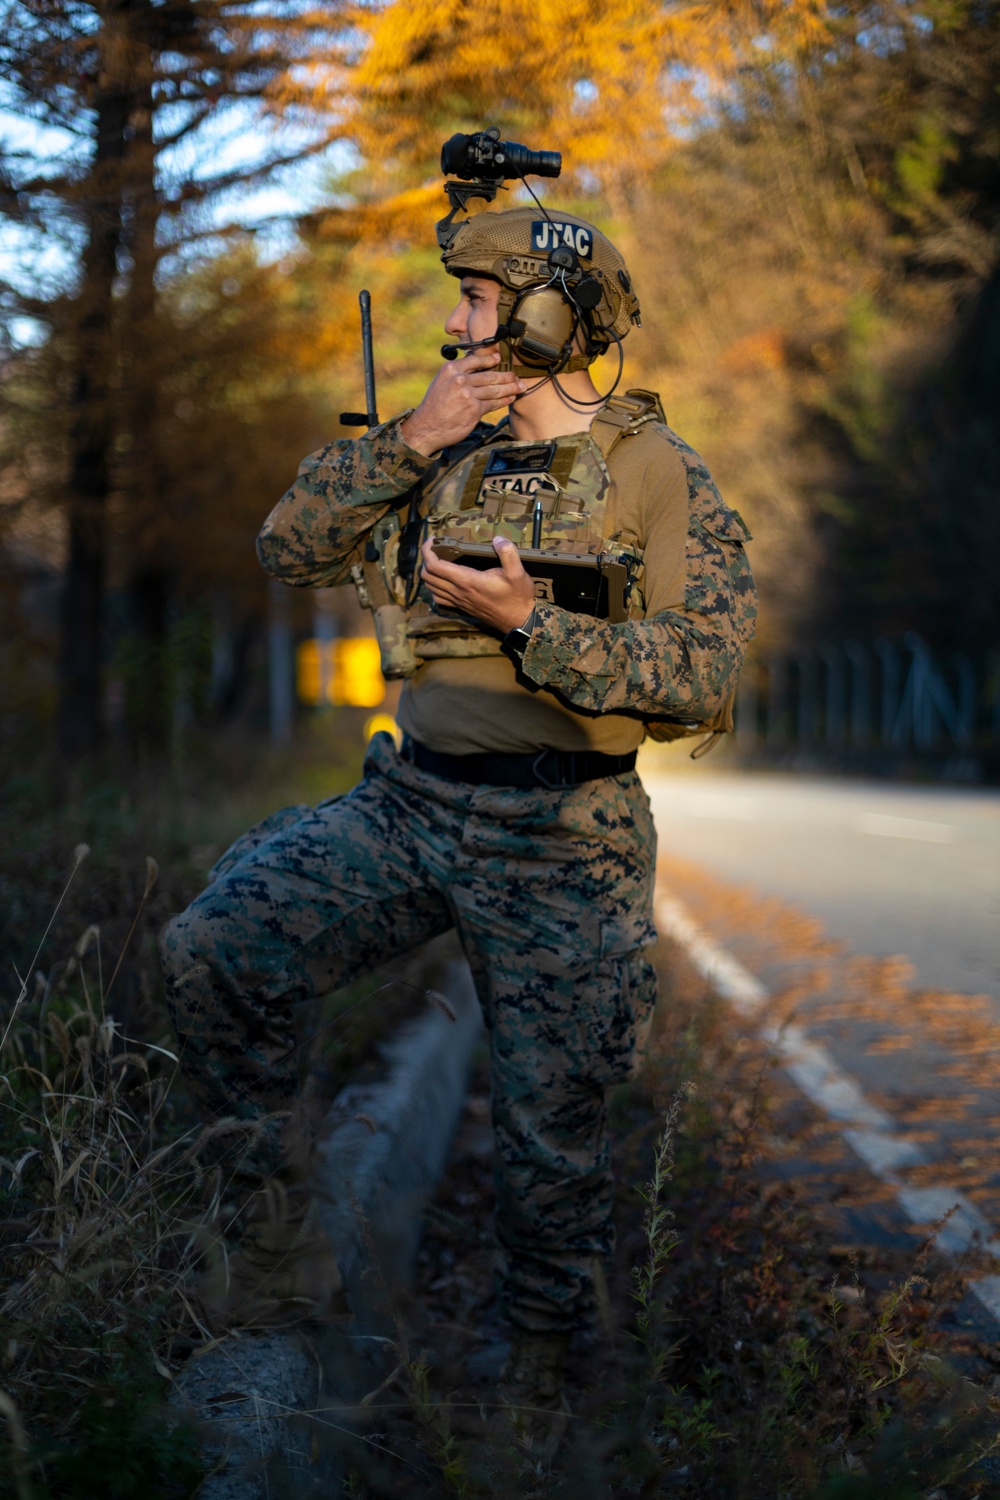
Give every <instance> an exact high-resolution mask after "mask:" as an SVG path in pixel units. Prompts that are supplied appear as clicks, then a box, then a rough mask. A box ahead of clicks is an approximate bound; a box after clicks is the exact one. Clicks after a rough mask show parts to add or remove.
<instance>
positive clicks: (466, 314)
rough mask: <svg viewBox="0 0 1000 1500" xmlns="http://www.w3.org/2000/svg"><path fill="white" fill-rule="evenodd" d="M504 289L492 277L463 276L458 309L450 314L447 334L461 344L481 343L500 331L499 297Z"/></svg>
mask: <svg viewBox="0 0 1000 1500" xmlns="http://www.w3.org/2000/svg"><path fill="white" fill-rule="evenodd" d="M499 294H500V286H499V283H498V282H496V281H491V280H490V278H489V277H488V276H463V277H462V281H461V295H460V297H459V299H458V306H457V307H456V308H455V309H454V311H453V312H452V313H451V314H450V315H449V317H448V321H447V322H446V323H445V325H444V331H445V333H447V334H448V335H449V337H451V338H453V339H458V340H459V342H460V343H463V344H466V343H469V344H471V343H478V342H479V340H480V339H488V338H491V337H492V335H493V334H494V333H496V331H497V298H498V296H499Z"/></svg>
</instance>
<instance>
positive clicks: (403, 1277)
mask: <svg viewBox="0 0 1000 1500" xmlns="http://www.w3.org/2000/svg"><path fill="white" fill-rule="evenodd" d="M453 951H454V949H453V945H451V946H450V947H449V948H448V950H447V956H445V952H443V951H442V945H441V944H433V945H431V947H430V948H429V949H428V951H427V954H426V961H425V964H424V965H423V966H422V968H423V972H422V974H421V981H422V983H424V984H426V985H428V986H430V985H433V987H434V989H435V990H437V991H438V992H440V994H442V995H443V997H444V998H445V1000H446V1001H447V1005H448V1007H449V1008H450V1010H451V1011H452V1012H453V1013H454V1019H451V1016H450V1015H448V1014H446V1013H445V1011H444V1007H442V1008H441V1009H437V1008H435V1009H431V1010H429V1011H428V1013H426V1014H425V1015H423V1016H422V1017H420V1019H418V1020H417V1021H415V1022H413V1023H411V1024H409V1025H407V1026H405V1027H403V1028H402V1030H401V1031H400V1032H398V1033H397V1035H396V1036H395V1037H394V1038H393V1039H392V1040H391V1042H389V1043H388V1044H387V1045H386V1046H385V1048H384V1050H383V1055H384V1057H385V1059H386V1062H387V1064H388V1075H387V1077H385V1078H384V1079H383V1080H382V1081H380V1082H378V1083H373V1084H364V1085H348V1086H347V1087H346V1088H345V1089H343V1090H342V1091H341V1093H340V1094H339V1095H338V1096H337V1099H336V1101H335V1102H334V1105H333V1109H332V1111H331V1120H332V1121H333V1122H334V1124H333V1129H332V1130H331V1132H330V1134H329V1136H328V1137H327V1138H326V1139H325V1140H324V1142H323V1144H322V1147H321V1151H320V1162H321V1166H320V1169H319V1172H318V1177H319V1182H320V1195H321V1197H320V1202H319V1217H320V1222H321V1223H322V1225H323V1228H324V1229H325V1230H326V1231H327V1233H328V1234H329V1236H330V1239H331V1241H332V1243H333V1245H334V1247H335V1249H336V1252H337V1259H338V1262H339V1265H340V1268H341V1272H342V1274H343V1277H344V1284H345V1287H346V1289H347V1293H348V1300H349V1303H350V1307H351V1313H352V1316H351V1318H350V1320H348V1321H347V1322H346V1323H345V1324H343V1325H333V1326H331V1327H323V1328H319V1329H316V1328H314V1329H311V1330H308V1331H307V1332H302V1333H299V1332H295V1333H275V1334H271V1335H268V1336H260V1337H245V1338H231V1339H228V1340H227V1341H226V1342H225V1343H224V1344H223V1345H221V1346H219V1347H216V1348H213V1349H211V1350H210V1351H209V1352H208V1353H206V1354H205V1355H204V1356H202V1357H201V1358H197V1357H196V1358H195V1359H193V1360H192V1361H191V1363H190V1364H189V1365H188V1367H187V1368H186V1369H185V1370H184V1372H183V1374H182V1375H181V1376H180V1378H179V1379H178V1381H177V1383H176V1386H175V1388H174V1402H175V1404H183V1405H184V1406H185V1407H186V1408H187V1412H188V1414H189V1415H190V1416H192V1417H194V1419H195V1420H196V1421H197V1422H198V1423H199V1424H200V1425H201V1426H202V1430H203V1431H204V1432H205V1434H206V1436H205V1451H206V1453H207V1455H208V1456H209V1457H210V1458H211V1459H212V1460H213V1461H214V1462H215V1463H216V1464H217V1465H218V1467H217V1469H216V1471H215V1472H214V1473H213V1474H212V1475H211V1476H210V1477H209V1478H208V1479H207V1480H206V1481H205V1483H204V1484H203V1485H202V1487H201V1488H200V1489H199V1491H198V1495H199V1500H277V1497H279V1496H282V1495H286V1494H287V1495H290V1496H291V1495H294V1496H295V1497H296V1500H304V1497H306V1496H311V1495H316V1496H319V1495H326V1496H328V1495H330V1494H331V1493H333V1492H335V1491H333V1490H331V1485H332V1484H334V1483H335V1482H336V1478H337V1474H338V1471H339V1469H340V1462H339V1448H340V1444H339V1442H338V1440H337V1439H338V1436H339V1434H340V1433H342V1432H343V1431H344V1430H348V1431H349V1430H350V1429H351V1426H352V1423H351V1420H350V1409H351V1408H352V1407H353V1406H356V1404H357V1403H358V1401H359V1400H360V1399H361V1397H362V1396H364V1395H365V1394H366V1392H368V1391H370V1390H373V1389H374V1388H375V1387H376V1386H378V1385H379V1384H380V1382H381V1380H382V1379H384V1373H385V1371H386V1369H387V1363H386V1360H387V1354H386V1351H387V1350H388V1348H389V1344H388V1341H389V1339H390V1337H391V1333H392V1327H393V1323H392V1315H391V1312H392V1301H393V1298H394V1295H395V1294H396V1293H397V1292H398V1291H400V1290H404V1289H405V1288H406V1287H407V1285H408V1284H409V1281H410V1278H411V1274H412V1269H413V1262H414V1257H415V1255H416V1251H417V1247H418V1245H419V1242H420V1233H421V1213H422V1211H423V1208H424V1206H425V1204H426V1203H427V1201H428V1199H429V1197H430V1196H431V1194H432V1192H433V1190H434V1188H435V1186H436V1184H437V1181H438V1179H439V1178H440V1175H441V1172H442V1170H443V1168H444V1164H445V1161H446V1158H447V1154H448V1148H449V1145H450V1142H451V1137H452V1135H453V1133H454V1130H455V1126H456V1123H457V1121H458V1116H459V1113H460V1111H461V1107H462V1101H463V1099H464V1097H465V1090H466V1084H467V1080H468V1074H469V1068H470V1064H471V1061H472V1054H473V1049H474V1048H475V1045H476V1043H477V1041H478V1040H479V1038H480V1036H481V1035H482V1017H481V1013H480V1010H479V1002H478V1000H477V998H476V992H475V988H474V985H473V982H472V975H471V973H470V971H469V967H468V965H467V964H466V962H465V960H464V959H462V958H460V957H457V956H452V952H453ZM359 1116H363V1117H364V1118H360V1119H359V1118H358V1117H359ZM338 1121H339V1122H340V1123H336V1122H338Z"/></svg>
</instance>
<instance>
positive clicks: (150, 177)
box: [0, 0, 336, 759]
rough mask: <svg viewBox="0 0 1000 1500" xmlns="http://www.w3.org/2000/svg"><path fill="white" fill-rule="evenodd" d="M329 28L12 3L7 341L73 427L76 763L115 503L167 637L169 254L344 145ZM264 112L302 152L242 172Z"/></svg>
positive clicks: (83, 748) (0, 204)
mask: <svg viewBox="0 0 1000 1500" xmlns="http://www.w3.org/2000/svg"><path fill="white" fill-rule="evenodd" d="M335 19H336V9H335V7H333V6H330V7H327V8H325V9H320V10H316V11H309V10H307V9H305V8H301V9H299V8H296V7H289V6H287V5H285V4H282V3H281V0H274V3H273V4H272V5H261V4H257V3H255V0H242V3H241V0H236V3H222V0H159V3H157V0H7V3H5V4H4V5H3V6H2V7H0V72H2V73H3V75H4V77H5V79H6V83H5V84H4V86H3V96H2V102H3V104H4V105H5V106H6V108H7V110H8V111H10V112H11V113H13V114H14V115H19V116H20V117H21V120H22V122H23V124H24V129H23V130H22V132H21V134H20V139H19V140H18V138H16V137H15V139H14V141H10V140H9V141H8V143H7V145H6V148H5V149H4V150H3V152H2V155H0V216H2V218H3V219H5V220H6V221H7V225H8V228H9V229H13V230H14V231H15V232H16V234H17V235H18V236H19V243H20V244H22V246H24V247H25V255H26V258H27V262H28V269H27V271H26V272H24V273H22V274H21V275H20V276H18V275H10V276H8V278H7V279H6V281H5V282H3V283H2V284H0V298H2V302H0V308H2V312H3V313H4V314H5V322H6V326H7V328H8V330H11V329H13V330H15V331H16V330H17V329H18V328H19V327H23V326H24V324H23V320H24V319H25V318H28V319H31V320H32V321H33V323H34V325H35V327H36V328H37V329H39V330H41V334H42V338H43V340H44V341H45V342H46V343H47V344H48V345H49V346H50V349H51V351H52V354H53V356H54V357H55V358H56V359H57V360H58V361H59V362H60V363H61V364H62V366H63V368H64V371H65V381H64V389H65V393H66V399H65V403H64V406H63V408H62V409H59V410H57V409H53V410H52V412H51V414H50V417H51V425H52V431H53V441H54V442H55V441H56V439H57V434H58V431H59V428H60V424H61V425H62V429H63V434H64V440H65V443H66V448H67V455H66V460H65V470H64V473H63V474H62V475H61V476H60V478H61V482H62V487H63V493H64V504H65V512H66V522H67V561H66V570H65V585H64V591H63V602H62V617H61V627H60V642H61V643H60V664H59V708H58V741H59V746H60V749H61V751H62V752H63V754H64V755H65V756H66V757H68V758H71V759H75V758H78V757H80V756H83V755H87V754H90V753H92V752H93V751H95V750H96V749H97V748H98V746H99V744H100V742H101V727H102V716H101V658H102V644H103V635H104V603H105V587H106V572H107V555H108V528H109V516H110V510H111V505H112V499H113V497H122V498H123V499H124V501H125V503H126V509H127V512H128V513H127V515H126V518H125V528H126V532H127V534H128V536H129V538H130V544H131V546H132V548H133V550H134V553H135V558H134V566H133V568H132V572H133V577H134V580H135V582H136V592H137V593H138V594H139V595H140V597H142V599H143V600H144V602H145V604H146V605H147V606H148V608H147V610H146V616H147V618H146V629H147V631H151V632H154V633H155V631H156V630H157V629H159V628H160V626H161V624H162V615H163V599H164V587H165V580H164V579H163V578H162V576H159V577H157V575H156V566H155V558H156V551H157V546H156V543H157V518H158V505H157V473H158V465H157V455H156V449H155V443H156V420H155V417H156V408H157V391H156V389H155V384H156V382H155V378H154V371H155V369H156V361H155V360H154V359H152V358H151V354H152V350H151V349H150V346H149V337H150V332H151V329H152V328H153V326H154V320H155V315H156V300H157V291H156V287H157V280H158V276H159V275H161V274H162V270H163V267H164V265H165V263H170V262H168V259H167V258H168V257H169V258H170V261H172V262H173V263H174V264H176V263H177V262H178V260H179V259H181V260H183V257H184V256H185V255H190V254H191V252H192V250H193V248H194V247H196V246H197V244H198V242H199V240H200V241H204V240H205V237H206V234H208V233H212V234H218V233H219V232H220V227H219V225H218V223H217V222H213V220H216V219H217V217H218V213H219V211H220V210H221V207H222V205H223V204H224V203H225V202H226V200H227V198H229V197H232V195H234V194H236V193H238V191H239V190H240V189H245V188H247V187H253V186H255V185H258V184H259V183H260V182H261V181H263V180H265V179H266V178H268V177H269V176H270V175H273V174H274V172H276V171H277V170H279V169H280V168H281V167H282V166H283V165H285V164H286V163H287V162H288V161H289V160H300V159H301V158H302V156H303V155H304V154H305V153H307V152H309V151H317V150H320V149H322V147H323V146H324V145H325V144H326V143H327V142H328V141H329V140H330V139H331V138H332V136H333V134H334V128H333V126H332V125H331V123H330V117H329V115H328V114H327V110H326V104H327V100H326V95H325V91H324V88H323V86H322V85H318V84H317V82H316V80H315V76H314V74H313V73H312V72H310V71H309V66H311V65H313V64H315V62H316V60H317V59H318V58H320V57H322V56H323V55H324V50H329V48H330V46H331V45H332V32H331V29H330V28H331V26H332V24H333V22H334V21H335ZM307 65H309V66H307ZM262 118H263V120H264V122H265V123H266V122H270V123H274V122H275V121H277V120H278V119H284V120H286V121H289V122H292V123H294V124H295V125H297V126H298V128H299V139H297V140H295V141H294V142H293V143H292V144H291V146H290V148H287V149H286V148H283V147H282V145H281V143H280V139H279V136H278V134H277V133H276V132H274V131H272V132H271V135H270V138H268V137H267V136H266V133H262V134H261V149H260V151H259V152H258V154H257V156H256V159H255V160H253V161H252V162H251V163H250V165H249V166H248V165H247V164H246V161H245V158H244V159H239V158H238V157H237V156H234V155H233V154H232V153H231V152H228V151H227V147H228V146H230V145H231V142H229V141H227V139H226V135H227V127H228V126H231V125H233V124H239V123H240V122H242V125H243V128H244V130H246V129H247V128H248V127H249V126H250V125H251V123H252V121H253V120H255V119H256V120H257V121H260V120H261V119H262ZM184 153H188V154H189V160H188V161H187V162H185V161H184ZM213 155H214V157H215V162H214V163H213V160H212V158H213ZM227 160H229V161H232V162H233V164H232V165H228V164H227ZM222 232H224V229H223V230H222ZM53 257H55V262H56V269H55V272H54V274H53V275H52V276H51V281H52V283H53V284H51V285H49V286H48V287H46V286H45V285H44V284H42V285H40V284H39V282H40V273H39V269H38V268H39V267H42V266H45V265H46V264H48V265H49V266H51V264H52V260H53ZM32 260H34V263H35V268H34V271H32V268H31V262H32ZM14 363H15V364H16V360H15V361H14Z"/></svg>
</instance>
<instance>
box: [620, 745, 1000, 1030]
mask: <svg viewBox="0 0 1000 1500" xmlns="http://www.w3.org/2000/svg"><path fill="white" fill-rule="evenodd" d="M639 769H640V772H641V774H642V779H643V781H644V783H645V785H646V789H647V791H648V792H649V796H650V800H651V802H652V805H653V813H654V817H655V819H656V826H657V830H658V833H659V839H660V847H661V850H663V851H664V852H669V853H672V854H676V855H679V856H681V857H683V858H688V859H692V860H697V861H699V862H700V863H702V864H704V865H705V866H706V867H707V868H709V869H710V870H712V871H714V872H715V873H716V874H718V875H720V876H722V877H723V878H725V879H728V880H732V881H734V882H738V883H740V884H742V885H748V886H751V887H753V888H754V889H755V890H757V891H760V892H761V893H763V894H765V895H778V896H782V897H784V898H786V899H789V900H792V901H794V902H795V903H796V904H797V905H798V906H800V907H801V908H803V909H804V910H806V911H808V912H810V913H811V914H812V915H814V916H817V917H820V918H821V919H822V920H823V922H824V924H825V926H826V929H827V931H828V932H829V934H830V935H831V937H834V938H838V939H840V940H842V941H844V942H846V943H847V944H848V945H849V946H850V947H851V948H853V949H854V950H855V951H856V952H859V953H868V954H874V955H890V954H896V953H901V954H905V955H906V956H907V957H908V958H909V959H910V960H911V962H912V963H913V964H914V966H915V968H916V971H917V972H916V977H917V981H918V982H919V983H920V984H922V985H926V986H928V987H933V988H943V989H953V990H960V991H963V992H966V993H980V994H988V995H991V996H993V997H994V998H995V999H996V1000H997V1001H998V1002H1000V793H998V792H992V791H974V790H969V791H966V790H960V789H953V788H945V789H942V788H923V787H911V786H895V785H893V784H891V783H886V782H856V781H838V780H834V779H826V778H818V777H804V776H787V775H785V776H783V775H778V774H749V773H747V774H733V773H725V772H721V773H713V772H712V771H711V770H710V769H705V770H704V771H691V772H688V771H686V770H681V771H676V772H672V771H668V770H666V769H664V768H663V761H662V757H661V756H660V755H659V754H658V752H656V751H653V752H652V753H651V754H647V755H646V756H645V757H644V758H643V759H642V760H641V761H640V767H639Z"/></svg>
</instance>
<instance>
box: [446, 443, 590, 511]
mask: <svg viewBox="0 0 1000 1500" xmlns="http://www.w3.org/2000/svg"><path fill="white" fill-rule="evenodd" d="M579 448H580V438H579V436H575V437H572V438H560V439H558V440H553V441H552V442H550V443H510V444H508V443H503V444H498V445H497V446H496V447H486V448H481V449H480V450H479V452H478V453H477V454H476V457H475V461H474V462H473V463H472V465H471V467H470V469H469V472H468V475H467V477H466V480H465V483H464V485H463V487H462V498H461V501H460V502H459V507H458V508H459V510H473V509H478V508H479V507H480V506H481V505H482V504H483V501H484V499H485V494H484V492H485V491H486V490H487V489H489V490H492V491H496V490H498V489H501V490H510V491H512V493H514V494H515V495H533V494H534V493H535V491H536V490H537V489H538V488H539V487H540V486H541V487H542V488H545V487H546V486H547V487H548V488H550V489H551V488H552V487H553V486H555V487H556V489H559V488H561V487H562V486H563V485H565V484H566V483H567V481H568V479H569V476H570V474H571V473H572V471H573V465H574V463H575V462H576V455H577V453H578V452H579ZM549 481H551V483H549Z"/></svg>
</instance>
